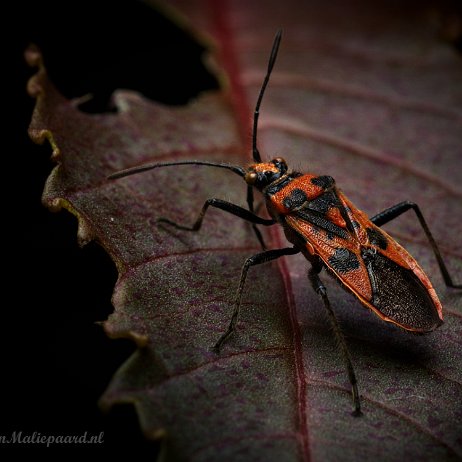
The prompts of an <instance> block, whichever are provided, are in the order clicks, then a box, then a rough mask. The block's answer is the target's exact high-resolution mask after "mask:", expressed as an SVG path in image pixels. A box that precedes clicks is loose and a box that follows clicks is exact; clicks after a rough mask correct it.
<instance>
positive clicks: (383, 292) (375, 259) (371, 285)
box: [286, 191, 443, 332]
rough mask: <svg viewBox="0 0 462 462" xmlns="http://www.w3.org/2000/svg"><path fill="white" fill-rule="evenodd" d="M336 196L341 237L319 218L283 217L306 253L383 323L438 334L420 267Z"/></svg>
mask: <svg viewBox="0 0 462 462" xmlns="http://www.w3.org/2000/svg"><path fill="white" fill-rule="evenodd" d="M337 197H338V199H339V202H340V203H341V206H340V207H343V210H342V212H343V213H342V214H343V215H344V214H345V213H346V214H347V222H349V224H350V226H346V225H345V226H344V227H343V228H342V229H343V234H342V233H340V232H337V233H332V232H329V230H328V226H326V225H323V224H322V223H320V222H319V219H318V220H317V221H316V219H315V220H313V219H312V217H310V216H309V215H307V214H306V213H303V212H302V213H300V212H298V213H295V214H291V215H288V216H286V222H287V224H288V225H289V226H290V227H291V228H292V229H294V230H295V231H296V232H297V233H298V234H299V235H300V236H302V237H303V239H304V240H305V242H306V250H307V251H308V253H310V254H311V255H317V256H319V257H320V258H321V259H322V261H323V262H324V263H325V265H326V266H327V268H328V269H329V270H330V272H331V273H332V274H333V275H334V276H335V277H337V278H338V279H339V281H340V282H341V283H342V285H343V286H345V288H347V289H348V290H349V291H351V292H353V294H354V295H355V296H356V297H357V298H358V299H359V300H360V301H361V302H362V303H363V304H364V305H366V306H367V307H368V308H370V309H371V310H373V311H374V312H375V313H376V314H377V315H378V316H379V317H380V318H381V319H383V320H384V321H388V322H391V323H394V324H397V325H398V326H400V327H402V328H404V329H406V330H410V331H415V332H429V331H432V330H434V329H436V328H437V327H438V326H439V325H440V324H441V323H442V318H443V316H442V307H441V303H440V302H439V300H438V297H437V295H436V292H435V290H434V289H433V287H432V285H431V282H430V281H429V279H428V277H427V276H426V275H425V273H424V271H423V270H422V268H421V267H420V266H419V265H418V263H417V262H416V261H415V259H414V258H413V257H412V256H411V255H410V254H409V253H408V252H407V251H406V250H405V249H404V248H403V247H401V246H400V245H399V244H398V243H397V242H396V241H395V240H394V239H393V238H392V237H391V236H389V235H388V234H387V233H386V232H385V231H383V230H382V229H380V228H378V227H377V226H375V225H374V224H373V223H372V222H371V221H370V220H369V218H368V217H367V215H366V214H364V213H363V212H361V211H360V210H358V209H357V208H356V207H355V206H354V205H353V204H352V203H351V202H350V201H349V200H348V199H347V198H346V197H345V196H344V195H343V194H342V193H341V192H339V191H337ZM331 213H332V212H331ZM336 226H338V223H337V224H336Z"/></svg>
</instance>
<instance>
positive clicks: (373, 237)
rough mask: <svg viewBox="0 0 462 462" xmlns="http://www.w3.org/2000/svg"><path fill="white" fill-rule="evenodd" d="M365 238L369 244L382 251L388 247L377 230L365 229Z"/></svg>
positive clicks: (383, 237) (385, 239)
mask: <svg viewBox="0 0 462 462" xmlns="http://www.w3.org/2000/svg"><path fill="white" fill-rule="evenodd" d="M366 232H367V237H368V238H369V242H370V243H371V244H372V245H375V246H376V247H379V248H380V249H382V250H385V249H386V248H387V247H388V241H387V238H386V237H385V236H384V235H383V234H382V233H381V232H380V231H378V230H377V229H374V228H366Z"/></svg>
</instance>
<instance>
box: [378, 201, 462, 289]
mask: <svg viewBox="0 0 462 462" xmlns="http://www.w3.org/2000/svg"><path fill="white" fill-rule="evenodd" d="M409 209H412V210H414V212H415V214H416V216H417V218H418V220H419V222H420V225H421V226H422V229H423V230H424V232H425V234H426V236H427V239H428V241H429V242H430V246H431V248H432V250H433V253H434V254H435V257H436V260H437V262H438V266H439V267H440V271H441V274H442V276H443V279H444V282H445V284H446V286H448V287H452V288H454V289H462V284H454V282H453V281H452V278H451V275H450V274H449V271H448V268H447V266H446V264H445V263H444V260H443V257H442V256H441V252H440V250H439V248H438V245H437V244H436V241H435V239H434V237H433V235H432V233H431V232H430V228H429V227H428V225H427V222H426V221H425V218H424V216H423V214H422V212H421V210H420V208H419V206H418V205H417V204H416V203H414V202H411V201H404V202H400V203H399V204H396V205H393V206H392V207H389V208H388V209H385V210H384V211H383V212H380V213H378V214H377V215H374V216H373V217H372V218H371V221H372V223H374V224H375V225H377V226H382V225H384V224H385V223H388V222H389V221H391V220H394V219H395V218H397V217H399V216H400V215H402V214H403V213H404V212H407V211H408V210H409Z"/></svg>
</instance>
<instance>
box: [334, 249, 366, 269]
mask: <svg viewBox="0 0 462 462" xmlns="http://www.w3.org/2000/svg"><path fill="white" fill-rule="evenodd" d="M329 265H330V266H331V267H332V269H334V270H335V271H336V272H338V273H341V274H345V273H348V272H349V271H353V270H355V269H358V268H359V260H358V257H357V256H356V254H354V253H353V252H351V251H350V250H348V249H344V248H340V249H337V250H336V251H335V253H334V255H332V257H330V258H329Z"/></svg>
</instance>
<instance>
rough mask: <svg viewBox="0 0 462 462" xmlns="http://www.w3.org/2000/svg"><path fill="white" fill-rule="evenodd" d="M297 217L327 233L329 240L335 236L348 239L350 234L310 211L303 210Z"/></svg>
mask: <svg viewBox="0 0 462 462" xmlns="http://www.w3.org/2000/svg"><path fill="white" fill-rule="evenodd" d="M296 216H297V217H298V218H301V219H302V220H304V221H307V222H308V223H311V224H313V225H315V226H318V227H319V228H321V229H323V230H324V231H326V232H327V236H328V237H329V239H332V237H333V236H338V237H341V238H342V239H348V232H347V231H346V230H345V229H343V228H341V227H340V226H337V225H336V224H334V223H332V222H331V221H330V220H328V219H327V218H325V217H324V216H322V215H320V214H319V213H318V212H315V211H312V210H309V209H302V210H298V211H297V215H296Z"/></svg>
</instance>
